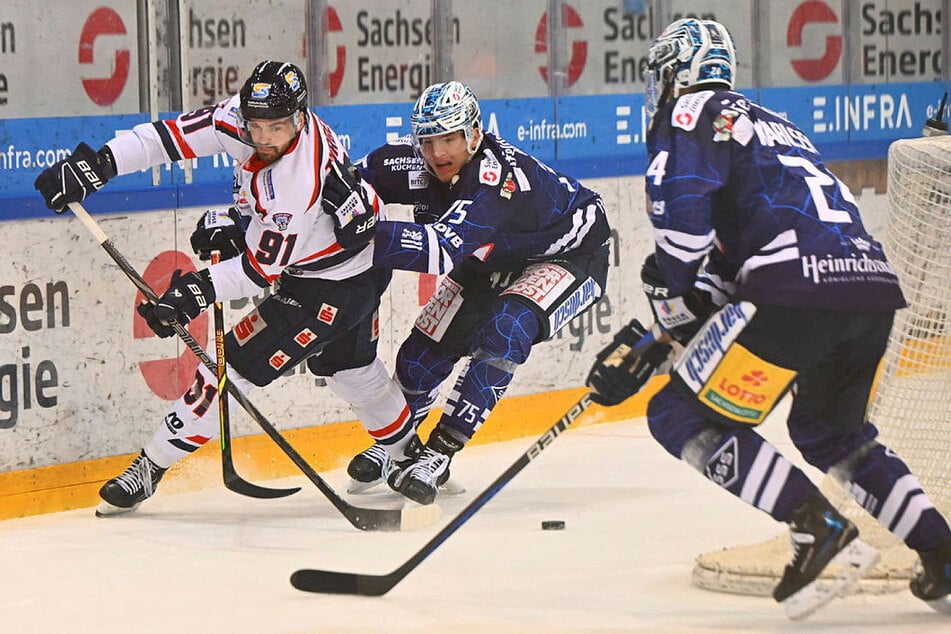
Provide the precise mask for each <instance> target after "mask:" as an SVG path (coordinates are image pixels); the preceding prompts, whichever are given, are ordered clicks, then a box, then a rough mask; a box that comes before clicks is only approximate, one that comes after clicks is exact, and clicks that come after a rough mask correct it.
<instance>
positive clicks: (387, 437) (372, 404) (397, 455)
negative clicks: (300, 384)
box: [327, 358, 416, 460]
mask: <svg viewBox="0 0 951 634" xmlns="http://www.w3.org/2000/svg"><path fill="white" fill-rule="evenodd" d="M327 385H328V386H329V387H330V389H331V390H333V392H334V394H336V395H337V396H339V397H340V398H342V399H343V400H345V401H347V402H348V403H350V408H351V409H352V410H353V413H354V414H356V416H357V418H358V419H359V420H360V422H361V423H362V424H363V427H364V429H366V430H367V432H368V433H369V434H370V436H371V437H372V438H373V440H375V441H376V442H378V443H380V444H381V445H383V446H384V447H386V449H387V451H388V452H389V453H390V455H391V456H392V457H393V459H394V460H401V459H403V458H404V457H405V456H404V452H403V448H404V447H405V446H406V443H408V442H409V441H410V439H411V438H412V437H413V436H414V434H415V431H416V428H415V427H414V426H413V422H412V418H411V416H410V410H409V407H407V405H406V400H405V399H404V398H403V393H402V392H401V391H400V388H399V385H397V383H396V381H394V380H393V378H392V377H390V376H389V374H387V372H386V368H385V367H384V366H383V362H382V361H380V359H379V358H377V359H374V360H373V361H372V362H370V363H369V364H368V365H365V366H363V367H362V368H353V369H350V370H340V371H339V372H335V373H334V375H333V376H330V377H327Z"/></svg>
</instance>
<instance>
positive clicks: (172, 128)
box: [162, 121, 198, 159]
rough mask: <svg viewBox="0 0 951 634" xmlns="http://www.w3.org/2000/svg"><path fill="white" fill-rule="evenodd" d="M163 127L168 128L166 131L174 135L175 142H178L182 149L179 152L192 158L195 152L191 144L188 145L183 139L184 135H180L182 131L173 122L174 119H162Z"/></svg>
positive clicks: (185, 156)
mask: <svg viewBox="0 0 951 634" xmlns="http://www.w3.org/2000/svg"><path fill="white" fill-rule="evenodd" d="M162 123H164V124H165V127H166V128H168V131H169V132H171V133H172V136H173V137H175V142H176V143H177V144H178V148H179V149H180V150H182V152H180V154H181V155H182V156H183V157H184V158H187V159H193V158H195V157H196V156H198V155H197V154H195V150H193V149H192V146H190V145H188V143H187V142H186V141H185V137H184V136H182V131H181V130H179V129H178V126H177V125H176V124H175V123H176V122H175V121H163V122H162Z"/></svg>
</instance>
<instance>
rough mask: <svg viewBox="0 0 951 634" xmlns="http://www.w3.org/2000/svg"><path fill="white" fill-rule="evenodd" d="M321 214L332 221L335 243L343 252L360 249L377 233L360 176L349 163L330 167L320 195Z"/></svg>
mask: <svg viewBox="0 0 951 634" xmlns="http://www.w3.org/2000/svg"><path fill="white" fill-rule="evenodd" d="M321 195H322V198H323V200H322V201H321V205H322V206H323V208H324V212H325V213H327V214H329V215H330V217H331V218H333V221H334V233H335V234H336V236H337V242H338V243H339V244H340V246H342V247H343V248H344V249H347V250H355V249H362V248H363V247H364V246H366V245H367V243H369V242H370V240H372V239H373V234H374V232H375V231H376V216H375V215H374V213H373V205H372V204H371V203H370V200H369V199H368V198H367V195H366V192H364V191H363V186H362V184H361V182H360V174H359V173H357V168H355V167H354V166H353V165H352V164H351V163H350V161H349V159H348V160H347V161H346V162H345V163H338V162H337V161H333V162H332V163H331V164H330V171H329V172H327V178H326V179H325V180H324V188H323V190H322V192H321Z"/></svg>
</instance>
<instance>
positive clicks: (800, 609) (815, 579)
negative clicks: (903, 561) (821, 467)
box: [773, 494, 879, 619]
mask: <svg viewBox="0 0 951 634" xmlns="http://www.w3.org/2000/svg"><path fill="white" fill-rule="evenodd" d="M789 533H790V537H791V539H792V545H793V561H792V563H790V564H788V565H787V566H786V570H785V571H784V573H783V578H782V579H781V580H780V581H779V583H778V584H777V585H776V587H775V588H774V589H773V598H774V599H775V600H776V601H778V602H780V603H782V604H783V607H785V608H786V614H787V615H788V616H789V618H791V619H802V618H805V617H807V616H809V615H810V614H812V613H813V612H815V611H816V610H818V609H819V608H820V607H822V606H823V605H825V604H826V603H828V602H829V601H831V600H832V599H834V598H836V597H844V596H848V595H849V594H851V593H852V592H854V591H855V588H856V587H857V586H858V582H859V580H860V579H861V578H862V576H864V575H865V574H866V573H867V572H868V571H869V570H871V569H872V567H873V566H874V565H875V563H876V562H877V561H878V558H879V553H878V551H876V550H875V549H874V548H872V547H871V546H869V545H868V544H866V543H865V542H863V541H861V540H860V539H857V537H858V534H859V531H858V528H856V527H855V524H853V523H852V522H851V521H849V520H848V519H847V518H846V517H845V516H843V515H842V514H841V513H839V512H838V511H837V510H836V509H835V508H834V507H833V506H832V505H831V504H829V502H828V500H826V499H825V498H824V497H822V496H821V495H819V494H816V495H814V496H813V497H811V498H809V499H808V500H807V501H806V502H805V503H804V504H803V505H802V506H800V507H799V508H798V509H796V511H795V512H794V513H793V517H792V520H791V521H790V522H789ZM829 565H834V566H838V567H840V568H841V570H840V572H839V574H838V576H836V577H835V578H833V579H829V580H822V581H820V580H819V575H820V574H822V571H823V570H825V569H826V567H827V566H829Z"/></svg>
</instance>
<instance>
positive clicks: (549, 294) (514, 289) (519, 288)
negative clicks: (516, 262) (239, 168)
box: [501, 262, 576, 310]
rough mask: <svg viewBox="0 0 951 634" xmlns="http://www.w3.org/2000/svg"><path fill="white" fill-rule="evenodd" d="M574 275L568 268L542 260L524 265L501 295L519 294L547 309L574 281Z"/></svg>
mask: <svg viewBox="0 0 951 634" xmlns="http://www.w3.org/2000/svg"><path fill="white" fill-rule="evenodd" d="M575 279H576V278H575V276H574V275H572V274H571V272H570V271H568V269H566V268H564V267H561V266H558V265H557V264H551V263H547V262H542V263H539V264H532V265H530V266H527V267H525V270H524V271H523V272H522V274H521V275H520V276H519V278H518V279H517V280H516V281H515V283H514V284H512V285H511V286H509V287H508V288H507V289H505V290H504V291H502V293H501V294H502V295H521V296H522V297H525V298H527V299H529V300H530V301H531V302H532V303H534V304H537V305H538V306H540V307H541V308H543V309H545V310H547V309H549V308H551V306H552V305H553V304H554V303H555V301H556V300H557V299H558V298H559V297H561V295H562V293H564V292H565V291H567V290H568V288H569V287H570V286H571V285H572V284H573V283H574V281H575Z"/></svg>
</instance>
